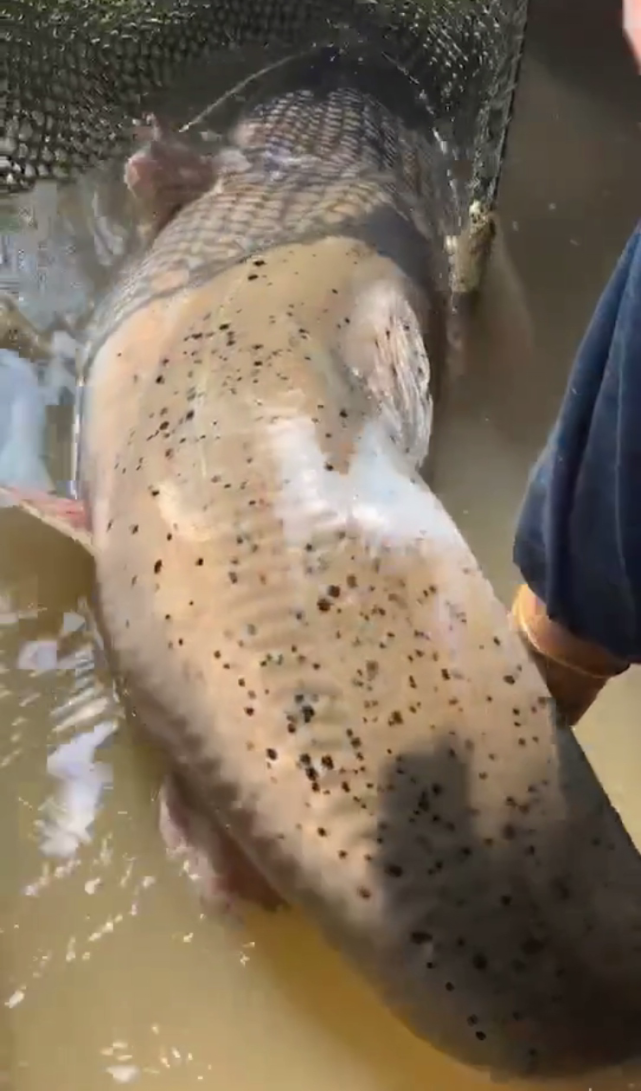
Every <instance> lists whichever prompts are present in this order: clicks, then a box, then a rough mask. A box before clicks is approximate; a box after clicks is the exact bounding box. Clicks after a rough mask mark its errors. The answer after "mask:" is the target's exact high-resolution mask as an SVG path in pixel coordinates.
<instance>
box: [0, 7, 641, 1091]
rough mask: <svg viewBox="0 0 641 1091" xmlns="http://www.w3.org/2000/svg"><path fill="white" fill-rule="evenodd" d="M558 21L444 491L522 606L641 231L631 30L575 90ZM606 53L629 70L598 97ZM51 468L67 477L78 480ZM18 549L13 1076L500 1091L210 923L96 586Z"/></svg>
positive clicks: (0, 774) (620, 784) (1, 686)
mask: <svg viewBox="0 0 641 1091" xmlns="http://www.w3.org/2000/svg"><path fill="white" fill-rule="evenodd" d="M547 6H548V7H549V8H550V9H552V8H553V7H554V5H553V4H551V3H548V4H547ZM545 7H546V3H545V2H543V0H542V2H541V3H540V4H539V8H538V12H539V14H538V18H535V20H534V27H533V33H532V48H531V52H530V57H529V59H528V62H527V64H526V67H525V71H524V76H523V83H522V88H521V93H520V100H519V105H518V113H517V117H516V121H515V124H514V128H513V132H512V137H511V145H510V154H509V160H508V164H507V167H506V172H505V176H504V183H503V190H502V212H503V223H504V236H505V238H504V243H505V245H504V246H501V247H498V248H497V250H496V252H495V255H494V259H493V264H492V268H491V270H490V276H489V280H488V285H487V289H486V295H485V298H484V300H483V305H482V307H481V308H480V310H479V312H478V314H477V315H476V318H475V320H474V324H473V331H472V332H473V336H472V338H471V340H472V343H473V350H470V352H469V359H468V360H467V368H466V373H465V376H464V379H463V380H461V381H460V382H459V384H458V386H457V388H456V390H455V391H454V392H453V394H452V396H451V398H450V400H449V404H448V406H447V407H446V412H447V427H446V429H445V433H444V436H443V440H442V445H441V449H440V452H439V460H438V474H437V485H438V488H439V491H440V492H441V493H442V495H443V496H444V498H445V500H446V502H447V503H448V505H449V506H450V508H451V510H452V511H453V513H454V514H455V516H456V517H457V518H458V520H459V522H460V524H461V526H462V528H463V530H464V532H465V533H466V534H467V535H468V537H469V539H470V541H471V542H472V545H473V546H474V548H475V549H476V550H477V552H478V554H479V556H480V558H481V560H482V562H483V564H484V565H485V567H486V570H487V572H488V574H489V575H490V577H491V579H492V580H493V581H494V583H495V585H496V587H497V589H498V591H499V593H500V594H501V595H502V596H503V597H504V598H505V599H506V601H507V600H508V598H509V596H510V594H511V591H512V588H513V586H514V573H513V570H512V568H511V564H510V551H511V538H512V529H513V522H514V516H515V510H516V507H517V505H518V502H519V500H520V496H521V492H522V488H523V485H524V481H525V477H526V474H527V470H528V467H529V465H530V463H531V461H532V459H533V458H534V456H535V454H536V452H537V449H538V447H539V445H540V443H541V442H542V440H543V437H544V434H545V431H546V429H547V427H548V424H549V422H550V420H551V418H552V415H553V413H554V410H555V407H556V405H557V403H558V399H559V397H560V395H561V392H562V389H563V385H564V381H565V376H566V373H567V368H568V366H569V362H570V359H571V356H572V352H573V349H574V347H575V345H576V343H577V340H578V338H579V336H580V334H581V332H582V328H583V326H584V323H585V321H586V320H587V318H588V315H589V312H590V309H591V307H592V306H593V304H594V302H595V300H596V297H597V295H598V292H599V290H600V288H601V286H602V284H603V282H604V280H605V278H606V276H607V274H608V273H609V271H610V268H611V266H612V264H613V262H614V260H615V259H616V256H617V254H618V252H619V250H620V248H621V246H622V244H623V242H624V240H625V238H626V236H627V234H628V233H629V232H630V230H631V229H632V227H633V225H634V222H635V219H636V218H637V216H638V211H639V209H638V196H637V195H638V192H639V174H640V169H641V128H640V125H639V122H640V120H641V99H640V98H639V90H638V85H637V83H635V80H634V75H633V73H632V69H631V66H630V63H629V61H627V60H626V59H625V56H624V47H623V44H622V42H620V41H619V39H618V37H617V35H616V29H615V28H614V21H612V27H611V28H609V25H608V23H607V18H606V28H605V36H604V32H603V29H602V28H601V26H600V24H599V19H596V20H594V19H593V20H592V22H595V25H596V30H595V34H596V38H595V37H593V38H592V39H590V37H589V36H586V37H585V38H584V39H583V40H582V41H581V43H579V42H573V41H572V39H571V37H570V36H569V35H568V34H567V28H565V41H566V42H567V46H566V48H567V49H571V50H572V51H573V52H572V55H571V63H568V65H567V69H566V70H565V71H566V73H567V74H566V75H559V73H560V72H563V71H564V68H563V67H562V59H561V61H559V50H558V41H559V37H558V36H559V33H560V34H561V37H562V38H563V33H564V24H563V23H562V21H561V19H560V15H559V13H560V12H561V10H562V7H561V6H559V5H557V6H556V9H555V12H556V13H555V14H554V15H553V18H552V22H553V23H554V26H553V27H548V26H547V24H546V18H547V15H546V12H545ZM566 7H567V5H566ZM592 7H593V8H594V9H595V11H596V9H597V8H599V10H600V9H601V8H603V9H605V4H601V5H600V6H599V5H597V4H594V5H592ZM613 7H616V4H615V5H613ZM557 16H558V18H557ZM548 22H549V20H548ZM592 22H590V20H588V24H589V26H592ZM610 31H611V34H612V42H613V46H612V50H610V51H609V52H608V41H609V40H608V33H610ZM581 33H582V34H583V33H584V30H583V29H582V32H581ZM595 42H598V45H599V48H602V49H603V50H605V51H606V52H607V53H608V57H610V61H609V62H608V63H610V64H611V65H612V66H613V67H612V70H613V71H615V72H616V73H617V77H616V79H614V80H613V81H611V82H610V83H609V84H608V86H607V88H604V87H603V86H601V87H598V88H597V89H596V90H594V88H593V81H592V80H591V72H590V68H591V66H592V67H593V66H594V60H595V57H594V50H595ZM597 52H598V51H597ZM617 58H618V61H617ZM552 64H553V65H554V67H553V68H551V67H550V65H552ZM617 81H618V82H617ZM620 94H623V95H624V96H625V98H623V99H622V100H621V101H620V102H619V101H618V96H619V95H620ZM635 96H636V98H635ZM103 241H104V240H103ZM112 242H113V240H112ZM116 242H117V240H116ZM108 249H109V246H108V245H107V243H106V242H105V253H106V252H107V251H108ZM69 261H70V265H69V269H65V274H64V276H62V275H60V273H58V274H57V275H56V276H55V277H52V278H45V287H46V289H47V291H46V293H45V294H44V295H42V294H40V295H38V296H34V295H33V293H32V296H31V297H30V298H28V300H27V302H30V304H31V308H32V313H33V314H34V316H35V317H37V316H38V314H40V315H41V316H42V314H43V309H44V319H45V320H46V318H47V317H48V314H47V313H46V312H47V308H49V313H56V312H57V311H59V310H61V309H62V310H63V311H64V310H67V311H69V310H70V311H71V317H73V316H74V315H78V314H80V313H81V312H82V310H83V307H84V305H85V297H84V296H83V287H82V285H83V281H82V277H81V276H80V275H79V274H78V272H77V268H76V272H75V273H74V268H75V267H74V266H73V262H72V261H71V258H70V259H69ZM86 269H90V273H91V278H92V279H93V283H95V284H99V283H100V281H101V279H102V277H101V273H100V270H96V268H95V265H94V266H91V267H89V266H86ZM18 274H19V275H20V276H21V277H23V278H25V279H26V280H28V278H29V274H30V270H29V269H28V268H27V269H22V270H18ZM89 290H91V287H90V288H89ZM52 293H53V295H52ZM36 304H38V305H36ZM56 412H57V414H58V418H59V420H58V426H59V427H60V429H61V430H62V429H63V428H64V423H65V411H64V408H63V409H59V410H57V411H56ZM50 415H51V414H50ZM53 417H54V424H53V438H54V439H55V427H56V415H55V413H54V414H53ZM51 438H52V436H51V433H50V435H49V439H50V440H51ZM51 472H52V473H53V474H54V476H63V477H64V475H65V469H64V466H63V460H62V459H61V460H60V465H59V467H58V468H54V469H53V470H52V471H51ZM0 531H1V533H0V716H1V721H0V722H1V733H0V830H1V831H2V835H1V837H0V846H1V851H2V857H3V867H2V869H1V871H0V998H1V999H2V1001H3V1004H4V1007H3V1008H2V1009H0V1016H2V1017H3V1018H2V1021H0V1069H2V1068H3V1067H4V1068H5V1070H6V1072H7V1074H8V1078H9V1082H10V1085H11V1086H12V1087H13V1088H15V1091H49V1089H50V1088H55V1089H56V1091H58V1089H63V1088H68V1089H69V1091H76V1089H78V1091H79V1089H81V1088H82V1091H102V1089H103V1088H105V1089H106V1088H109V1087H113V1085H114V1083H116V1084H118V1083H132V1084H133V1085H134V1086H135V1087H136V1088H138V1089H140V1091H150V1089H152V1088H155V1087H159V1088H167V1089H180V1091H189V1089H191V1088H192V1087H193V1088H196V1087H197V1086H199V1085H205V1086H210V1087H222V1088H225V1089H227V1088H230V1089H232V1088H233V1089H234V1091H267V1089H270V1088H272V1087H273V1088H276V1087H278V1088H279V1091H294V1089H296V1091H299V1089H300V1088H301V1087H304V1088H305V1089H306V1091H316V1089H318V1091H321V1089H322V1091H326V1089H327V1088H328V1087H330V1086H331V1085H338V1086H342V1087H345V1088H349V1089H350V1091H419V1089H422V1088H427V1087H429V1088H437V1089H440V1088H445V1087H447V1088H448V1089H451V1091H475V1089H476V1088H480V1087H481V1085H484V1084H485V1082H486V1081H485V1080H483V1079H482V1078H481V1077H480V1076H477V1075H474V1074H470V1073H467V1072H465V1071H462V1070H460V1069H459V1068H457V1067H456V1066H454V1065H453V1064H451V1063H450V1062H448V1061H447V1060H445V1059H443V1058H441V1057H439V1056H438V1055H436V1054H435V1053H434V1052H433V1051H431V1050H430V1049H429V1048H428V1047H427V1046H426V1045H424V1044H422V1043H419V1042H418V1041H416V1040H415V1039H414V1038H412V1037H411V1036H410V1035H409V1033H408V1032H406V1031H405V1030H404V1028H403V1027H401V1026H400V1025H399V1024H398V1023H397V1022H396V1021H395V1020H394V1019H393V1018H392V1017H391V1016H390V1015H388V1014H387V1013H386V1012H385V1011H384V1010H383V1009H382V1007H381V1006H380V1005H379V1004H378V1002H377V1001H376V1000H375V999H374V998H373V997H372V996H371V994H370V993H369V991H368V990H367V989H366V988H365V987H364V986H363V985H361V983H360V982H359V981H358V980H356V979H355V978H354V977H352V976H351V974H350V973H349V972H348V970H347V969H346V968H345V967H344V965H343V964H342V963H341V962H340V961H339V960H338V959H337V958H335V957H334V956H333V955H332V953H331V952H330V951H329V950H328V949H327V948H326V946H325V945H324V944H323V943H322V942H321V941H320V940H319V939H318V938H317V937H316V935H315V933H314V932H313V931H312V930H311V929H310V928H309V927H308V926H307V925H306V924H305V923H304V922H303V921H302V920H301V919H300V918H299V917H297V916H296V915H294V914H289V915H285V916H283V917H282V918H279V919H277V920H275V921H265V919H264V918H262V917H261V916H259V915H258V914H257V915H255V916H251V917H249V918H248V920H247V922H246V925H245V926H244V927H242V928H241V927H240V926H238V925H234V924H233V923H232V924H230V923H229V922H227V923H223V922H221V921H218V920H215V919H214V920H212V919H204V918H203V917H202V916H201V915H200V911H199V907H198V904H197V902H196V900H195V897H194V893H193V891H192V889H191V886H190V883H189V881H188V879H187V878H186V877H185V876H183V875H181V874H179V873H178V872H177V871H176V870H175V868H174V866H173V865H171V864H170V863H169V862H168V861H167V859H166V857H165V855H164V852H163V849H162V846H161V843H160V839H159V836H158V833H157V829H156V804H155V794H156V792H157V789H158V786H159V778H160V771H159V769H158V768H157V767H156V763H155V761H154V756H153V755H152V754H150V753H148V752H147V751H146V750H144V749H143V748H142V747H141V746H140V745H139V744H138V743H137V742H136V741H135V740H134V739H132V737H131V733H130V731H129V730H128V729H126V728H125V725H124V724H123V721H122V718H121V715H120V713H119V710H118V708H117V706H116V704H115V702H114V701H113V699H112V697H111V692H110V689H109V682H108V677H107V676H106V675H105V674H104V673H103V672H102V669H101V666H100V663H99V661H97V659H96V656H95V654H94V652H93V650H92V649H93V643H92V639H91V634H90V632H89V631H88V629H87V625H86V621H85V618H84V615H83V612H82V600H83V597H84V596H85V595H86V594H87V591H88V589H89V578H90V577H89V569H88V565H87V564H86V563H85V562H84V560H83V558H82V556H81V555H80V554H79V552H78V551H77V550H76V549H75V547H73V546H71V545H68V544H67V543H65V542H63V541H61V540H59V539H58V538H56V536H55V535H54V534H52V533H50V532H49V531H47V530H46V529H45V528H40V527H37V526H34V525H33V524H32V523H31V522H29V520H27V519H24V518H23V517H22V516H20V515H18V514H17V513H16V512H14V511H0ZM640 698H641V682H640V680H639V677H638V675H632V674H630V675H629V676H628V677H626V678H624V679H623V680H620V681H618V682H617V683H615V684H613V685H612V687H611V692H609V693H608V694H607V695H606V696H604V697H603V698H602V699H601V700H600V701H599V703H598V705H597V707H596V708H595V710H594V711H593V713H592V714H591V715H590V716H589V717H588V718H587V719H586V722H585V724H584V725H583V726H582V727H581V731H580V736H581V739H582V741H583V742H584V743H585V745H586V748H587V750H588V753H589V756H590V758H591V759H592V760H593V761H594V762H595V764H596V766H597V769H598V771H599V773H600V775H601V776H602V778H603V781H604V783H605V786H606V788H607V790H608V791H609V793H610V794H611V796H612V798H613V800H614V802H615V804H616V805H617V806H618V807H619V808H620V810H621V811H622V813H623V815H624V818H625V821H626V823H627V825H628V827H629V829H630V831H631V833H632V835H633V836H634V837H635V839H636V840H637V843H638V844H640V845H641V803H640V802H639V798H640V797H639V792H638V776H639V771H641V731H639V729H638V724H637V719H638V716H637V713H636V710H637V709H638V707H639V700H640ZM0 1086H2V1082H1V1079H0ZM565 1086H566V1088H568V1085H565ZM588 1086H590V1087H595V1088H596V1087H598V1088H599V1089H600V1088H601V1087H604V1088H605V1087H608V1088H609V1089H610V1088H612V1089H615V1091H618V1089H619V1088H621V1089H623V1088H632V1087H639V1088H641V1068H640V1069H639V1071H638V1072H633V1073H632V1074H631V1075H629V1076H626V1077H624V1076H623V1075H618V1076H615V1077H612V1078H609V1079H608V1080H599V1081H598V1082H596V1083H595V1082H591V1083H588V1081H583V1083H577V1084H573V1085H572V1088H573V1089H576V1091H587V1088H588Z"/></svg>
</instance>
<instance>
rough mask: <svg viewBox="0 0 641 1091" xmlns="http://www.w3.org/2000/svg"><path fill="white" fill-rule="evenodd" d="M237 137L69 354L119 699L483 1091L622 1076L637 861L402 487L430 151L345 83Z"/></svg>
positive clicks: (451, 529) (227, 822)
mask: <svg viewBox="0 0 641 1091" xmlns="http://www.w3.org/2000/svg"><path fill="white" fill-rule="evenodd" d="M240 143H241V145H242V149H243V154H244V155H245V156H246V157H247V159H248V161H249V169H245V170H236V169H235V168H234V169H229V170H222V172H221V173H220V175H219V176H218V178H217V181H216V184H215V185H214V186H213V187H211V188H208V189H206V191H205V192H204V193H203V194H202V195H201V196H198V197H196V198H195V199H193V200H191V201H190V202H189V203H187V204H186V205H185V207H183V208H181V209H179V210H178V211H177V212H176V213H175V214H174V215H173V216H172V217H171V218H170V220H169V222H168V223H167V224H166V226H164V227H163V228H162V230H160V231H159V233H158V234H157V236H156V238H155V239H154V240H153V242H152V243H151V245H150V247H149V248H148V250H147V251H146V252H145V253H144V254H143V255H142V256H141V257H140V258H139V259H138V260H137V262H136V263H135V264H134V265H133V266H132V267H131V268H130V269H129V270H128V271H127V272H126V273H125V274H124V275H123V277H122V278H121V280H120V281H119V282H118V284H117V285H116V286H115V288H114V291H113V293H112V294H111V295H110V297H108V299H107V300H106V302H105V304H104V306H103V308H102V310H101V312H100V313H99V314H98V315H97V317H96V320H95V322H94V325H93V330H92V335H91V338H90V341H89V347H88V349H87V356H86V360H85V369H86V376H87V378H86V389H85V395H84V414H83V422H82V430H81V442H80V490H81V496H82V500H83V502H84V504H85V505H86V509H87V512H88V517H89V523H90V529H91V540H90V539H89V535H88V533H87V538H86V541H87V543H88V544H91V548H92V549H93V553H94V557H95V565H96V575H97V588H98V611H99V616H100V623H101V626H102V629H103V631H104V632H105V634H106V636H107V638H108V642H109V646H110V649H111V653H112V655H113V659H114V663H115V664H116V666H117V669H118V672H119V675H120V677H121V678H122V680H123V684H124V687H125V689H126V691H127V694H128V697H129V699H130V700H131V702H132V704H133V706H134V707H135V709H136V710H137V712H138V714H139V717H140V718H141V719H142V721H143V722H144V724H145V727H146V728H147V730H149V731H150V732H151V733H152V734H153V735H154V736H155V737H156V738H157V739H158V740H160V742H161V743H162V745H163V746H164V747H165V748H166V751H167V753H168V755H169V758H170V761H171V762H172V763H173V765H174V767H175V768H176V769H177V770H178V771H179V775H180V779H181V782H182V783H183V784H184V785H186V786H187V789H188V797H189V806H190V807H191V808H193V809H194V812H195V813H197V814H198V816H199V820H200V821H201V822H202V823H204V824H205V825H207V823H209V824H211V828H212V830H215V829H216V828H224V829H225V830H226V832H227V835H228V836H229V837H230V838H232V839H233V841H234V842H235V843H236V844H238V845H240V846H242V848H243V850H244V852H245V853H246V855H247V858H248V860H249V861H250V862H251V863H252V864H253V866H254V868H255V869H256V871H257V873H259V874H260V875H261V876H263V877H264V880H265V882H266V884H268V887H269V889H273V890H274V891H276V892H277V893H278V894H279V895H280V896H281V897H282V899H283V900H284V901H286V902H288V903H290V904H295V905H298V906H300V907H302V908H303V909H304V910H305V911H306V912H307V913H308V915H309V916H310V917H311V919H312V920H314V921H315V922H316V923H317V924H318V926H319V927H320V928H321V929H322V930H323V931H324V933H325V934H326V936H327V937H328V938H329V940H330V942H332V943H334V944H335V945H336V946H337V947H338V949H340V950H341V951H342V952H343V953H344V954H345V956H346V957H347V958H348V959H350V960H352V961H353V962H355V963H356V964H357V965H358V966H359V967H360V969H361V970H362V971H363V972H364V973H365V974H366V975H367V976H368V977H369V979H370V980H371V982H372V983H373V985H374V987H375V988H376V989H377V990H378V992H379V993H380V994H381V996H383V997H384V998H385V999H386V1000H387V1002H389V1003H390V1004H391V1005H392V1006H393V1007H394V1008H395V1010H396V1011H397V1012H398V1013H399V1015H400V1016H401V1018H403V1019H405V1020H406V1022H407V1023H408V1025H409V1026H410V1027H412V1028H413V1029H414V1031H415V1032H416V1033H418V1034H419V1035H422V1036H424V1037H425V1038H427V1039H429V1040H430V1041H431V1042H432V1043H433V1044H434V1045H436V1046H437V1047H438V1048H440V1049H442V1050H444V1051H446V1052H447V1053H449V1054H450V1055H452V1056H454V1057H456V1058H458V1059H459V1060H461V1061H464V1062H467V1063H468V1064H472V1065H475V1066H478V1067H481V1068H483V1069H489V1070H491V1071H493V1072H496V1073H500V1074H507V1075H514V1074H532V1073H538V1074H543V1075H546V1076H551V1075H558V1074H560V1073H563V1072H568V1071H578V1072H590V1071H591V1070H593V1069H595V1068H599V1067H602V1066H604V1065H607V1064H610V1063H613V1062H619V1061H621V1060H623V1059H625V1058H628V1057H630V1056H632V1055H634V1054H636V1052H637V1051H638V1049H639V1033H638V1028H639V1025H640V1024H639V1019H640V1016H641V861H640V860H639V857H638V855H637V853H636V851H635V849H634V847H633V846H632V843H631V842H630V840H629V838H628V836H627V834H626V832H625V830H624V828H623V826H622V824H621V822H620V820H619V818H618V816H617V815H616V814H615V812H614V810H613V809H612V807H611V806H610V804H609V803H608V800H607V799H606V797H605V795H604V793H603V791H602V789H601V787H600V785H599V783H598V781H597V780H596V778H595V777H594V775H593V773H592V771H591V769H590V767H589V765H588V763H587V761H586V760H585V758H584V756H583V754H582V752H581V750H580V747H579V745H578V743H577V741H576V739H575V738H574V736H573V735H572V734H571V733H559V732H558V731H557V730H556V729H555V726H554V724H553V720H552V717H551V713H550V707H549V699H548V695H547V693H546V692H545V690H544V688H543V685H542V683H541V681H540V679H539V676H538V674H537V672H536V670H535V668H534V666H533V665H532V664H531V663H530V661H529V659H528V658H527V655H526V653H525V651H524V649H523V648H522V646H521V643H520V641H519V639H518V637H517V636H516V634H515V633H514V632H513V631H512V630H511V628H510V626H509V622H508V619H507V616H506V612H505V610H504V609H503V607H502V606H501V605H500V604H499V603H498V602H497V600H496V598H495V596H494V594H493V592H492V589H491V587H490V586H489V584H488V582H487V581H486V579H485V578H484V576H483V575H482V573H481V572H480V570H479V568H478V565H477V563H476V561H475V559H474V557H473V556H472V554H471V552H470V550H469V548H468V546H467V545H466V543H465V541H464V540H463V538H462V536H461V535H460V533H459V532H458V530H457V529H456V527H455V526H454V524H453V522H452V520H451V519H450V518H449V516H448V515H447V513H446V512H445V510H444V509H443V507H442V505H441V504H440V503H439V501H438V500H437V498H436V497H435V496H434V494H433V493H432V491H431V490H430V489H429V488H428V486H427V485H426V484H425V482H424V480H423V478H422V477H421V475H420V473H419V469H418V468H419V465H420V464H421V462H422V461H423V459H424V456H425V454H426V451H427V446H428V441H429V434H430V420H429V398H428V387H429V370H430V368H429V365H430V355H429V352H426V351H425V348H424V338H423V334H424V333H426V332H428V331H429V327H430V322H431V318H432V316H433V315H435V314H436V310H435V309H433V308H434V300H435V298H436V296H437V294H438V293H437V290H436V285H437V284H438V276H437V275H436V273H435V270H436V269H438V267H439V260H438V254H439V252H440V243H439V232H438V224H436V225H435V224H434V203H433V199H434V191H433V184H434V174H433V173H432V170H431V167H429V168H428V164H432V163H434V162H435V159H434V155H433V151H434V149H433V148H432V147H431V146H430V145H429V142H427V143H426V142H425V138H423V137H420V136H419V135H418V134H417V133H413V132H412V131H411V130H409V129H407V128H405V127H403V126H401V125H400V123H399V121H398V119H396V118H395V117H394V115H393V114H390V113H389V112H388V111H387V110H386V109H385V108H384V107H383V106H382V105H381V103H380V102H377V101H376V100H375V99H374V98H373V97H371V96H366V95H364V94H362V93H361V92H360V91H357V90H354V89H353V88H349V87H345V86H334V87H331V88H329V89H325V93H324V94H322V95H320V94H312V93H310V92H309V91H308V90H306V91H296V92H291V93H289V94H281V95H279V96H277V97H276V98H275V99H273V100H271V101H269V102H267V103H263V104H262V105H261V106H257V107H255V108H254V109H253V110H251V111H250V113H249V115H248V117H247V118H246V119H245V121H244V122H243V125H242V126H241V131H240ZM434 170H436V167H435V168H434ZM45 514H46V513H45Z"/></svg>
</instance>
